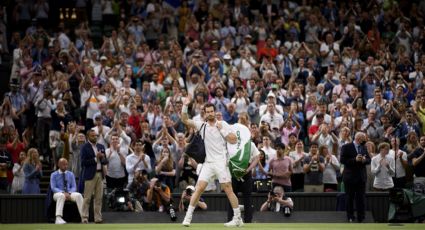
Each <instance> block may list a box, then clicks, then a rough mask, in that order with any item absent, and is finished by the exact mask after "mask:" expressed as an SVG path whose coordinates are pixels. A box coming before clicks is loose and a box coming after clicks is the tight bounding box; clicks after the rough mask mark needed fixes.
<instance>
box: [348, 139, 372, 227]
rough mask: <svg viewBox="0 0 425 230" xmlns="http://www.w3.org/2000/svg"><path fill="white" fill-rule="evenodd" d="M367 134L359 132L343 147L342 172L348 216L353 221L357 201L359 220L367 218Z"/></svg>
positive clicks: (368, 160) (368, 159) (368, 158)
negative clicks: (354, 206) (354, 205)
mask: <svg viewBox="0 0 425 230" xmlns="http://www.w3.org/2000/svg"><path fill="white" fill-rule="evenodd" d="M365 143H366V134H365V133H362V132H357V133H356V135H355V137H354V141H353V142H352V143H349V144H345V145H343V146H342V148H341V163H342V164H344V172H343V174H342V176H343V181H344V185H345V194H346V196H347V197H346V199H347V205H346V208H347V218H348V221H349V222H353V221H354V219H355V217H354V208H353V203H354V200H355V201H356V209H357V221H358V222H363V220H364V218H365V193H366V178H367V176H366V165H367V164H370V157H369V154H368V152H367V149H366V147H365Z"/></svg>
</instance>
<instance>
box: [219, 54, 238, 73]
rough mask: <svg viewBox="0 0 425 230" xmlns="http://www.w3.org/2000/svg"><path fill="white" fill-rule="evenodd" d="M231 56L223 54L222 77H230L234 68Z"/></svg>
mask: <svg viewBox="0 0 425 230" xmlns="http://www.w3.org/2000/svg"><path fill="white" fill-rule="evenodd" d="M231 61H232V56H230V54H225V55H224V56H223V65H222V66H223V75H226V76H227V77H228V76H229V75H230V73H231V71H232V70H233V68H235V67H234V66H233V65H232V63H231Z"/></svg>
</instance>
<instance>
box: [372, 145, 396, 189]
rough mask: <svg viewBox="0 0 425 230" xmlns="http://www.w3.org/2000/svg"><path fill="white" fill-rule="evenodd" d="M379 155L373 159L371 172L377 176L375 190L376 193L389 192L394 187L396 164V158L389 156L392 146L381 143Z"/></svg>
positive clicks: (374, 184)
mask: <svg viewBox="0 0 425 230" xmlns="http://www.w3.org/2000/svg"><path fill="white" fill-rule="evenodd" d="M378 151H379V154H378V155H376V156H374V157H373V158H372V162H371V169H370V170H371V171H372V174H374V175H375V180H374V181H373V188H374V190H375V191H388V190H389V189H391V188H392V187H394V183H393V179H392V177H393V176H394V170H395V162H394V158H393V157H390V156H388V152H389V151H390V145H389V144H388V143H385V142H384V143H381V144H379V146H378Z"/></svg>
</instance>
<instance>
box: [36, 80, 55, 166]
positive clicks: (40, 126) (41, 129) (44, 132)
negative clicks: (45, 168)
mask: <svg viewBox="0 0 425 230" xmlns="http://www.w3.org/2000/svg"><path fill="white" fill-rule="evenodd" d="M55 104H56V103H55V99H54V98H53V96H52V91H51V89H50V88H48V86H46V87H45V88H44V89H43V95H42V96H41V97H38V99H37V101H36V102H35V107H36V111H37V126H36V127H37V129H36V137H37V141H36V142H37V147H38V148H39V149H41V150H42V152H41V154H42V156H43V157H42V159H46V160H47V158H48V156H49V150H50V146H49V130H50V126H51V118H52V116H51V112H52V110H54V109H55V106H56V105H55Z"/></svg>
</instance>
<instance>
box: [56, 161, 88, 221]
mask: <svg viewBox="0 0 425 230" xmlns="http://www.w3.org/2000/svg"><path fill="white" fill-rule="evenodd" d="M58 166H59V170H57V171H55V172H54V173H52V175H51V176H50V188H51V190H52V192H53V200H55V201H56V221H55V224H65V223H66V222H65V221H64V220H63V219H62V215H63V205H64V204H65V201H67V200H70V201H73V202H75V203H77V207H78V211H79V213H80V216H82V212H83V196H82V195H81V193H78V192H77V185H76V183H75V176H74V173H72V172H71V171H68V170H67V168H68V161H67V160H66V159H65V158H61V159H59V161H58Z"/></svg>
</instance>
